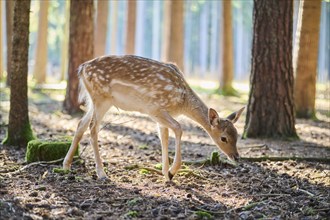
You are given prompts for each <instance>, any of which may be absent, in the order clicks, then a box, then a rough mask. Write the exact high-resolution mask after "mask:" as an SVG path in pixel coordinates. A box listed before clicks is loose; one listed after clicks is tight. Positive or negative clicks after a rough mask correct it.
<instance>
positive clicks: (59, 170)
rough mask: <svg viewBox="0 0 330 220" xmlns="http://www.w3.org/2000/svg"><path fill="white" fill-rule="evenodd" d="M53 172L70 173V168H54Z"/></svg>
mask: <svg viewBox="0 0 330 220" xmlns="http://www.w3.org/2000/svg"><path fill="white" fill-rule="evenodd" d="M53 173H59V174H69V173H70V170H65V169H62V168H56V167H55V168H53Z"/></svg>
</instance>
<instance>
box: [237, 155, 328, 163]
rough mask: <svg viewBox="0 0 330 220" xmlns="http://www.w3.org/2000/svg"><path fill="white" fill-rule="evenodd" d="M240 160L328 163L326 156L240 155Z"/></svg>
mask: <svg viewBox="0 0 330 220" xmlns="http://www.w3.org/2000/svg"><path fill="white" fill-rule="evenodd" d="M241 159H242V160H245V161H251V162H261V161H267V160H269V161H286V160H295V161H307V162H321V163H330V158H326V157H297V156H292V157H270V156H264V157H242V158H241Z"/></svg>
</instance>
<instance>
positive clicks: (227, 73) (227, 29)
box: [219, 0, 234, 95]
mask: <svg viewBox="0 0 330 220" xmlns="http://www.w3.org/2000/svg"><path fill="white" fill-rule="evenodd" d="M222 9H223V10H222V13H223V19H222V20H223V25H222V28H223V31H222V33H223V37H222V52H223V54H222V74H221V81H220V83H219V84H220V90H221V92H222V93H223V94H224V95H232V93H233V88H232V82H233V76H234V63H233V62H234V61H233V59H234V55H233V30H232V29H233V26H232V13H231V10H232V6H231V0H226V1H222Z"/></svg>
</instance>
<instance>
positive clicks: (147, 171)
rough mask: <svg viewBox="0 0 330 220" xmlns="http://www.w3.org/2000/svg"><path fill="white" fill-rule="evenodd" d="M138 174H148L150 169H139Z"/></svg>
mask: <svg viewBox="0 0 330 220" xmlns="http://www.w3.org/2000/svg"><path fill="white" fill-rule="evenodd" d="M139 173H140V174H143V175H146V174H150V171H149V170H146V169H141V170H140V171H139Z"/></svg>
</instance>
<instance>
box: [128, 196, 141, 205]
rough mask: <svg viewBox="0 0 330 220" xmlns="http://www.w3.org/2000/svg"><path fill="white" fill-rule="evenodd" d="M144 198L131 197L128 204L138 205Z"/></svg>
mask: <svg viewBox="0 0 330 220" xmlns="http://www.w3.org/2000/svg"><path fill="white" fill-rule="evenodd" d="M141 200H142V199H141V198H139V197H138V198H134V199H131V200H129V201H127V205H129V206H135V205H137V204H138V203H139V202H140V201H141Z"/></svg>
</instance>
